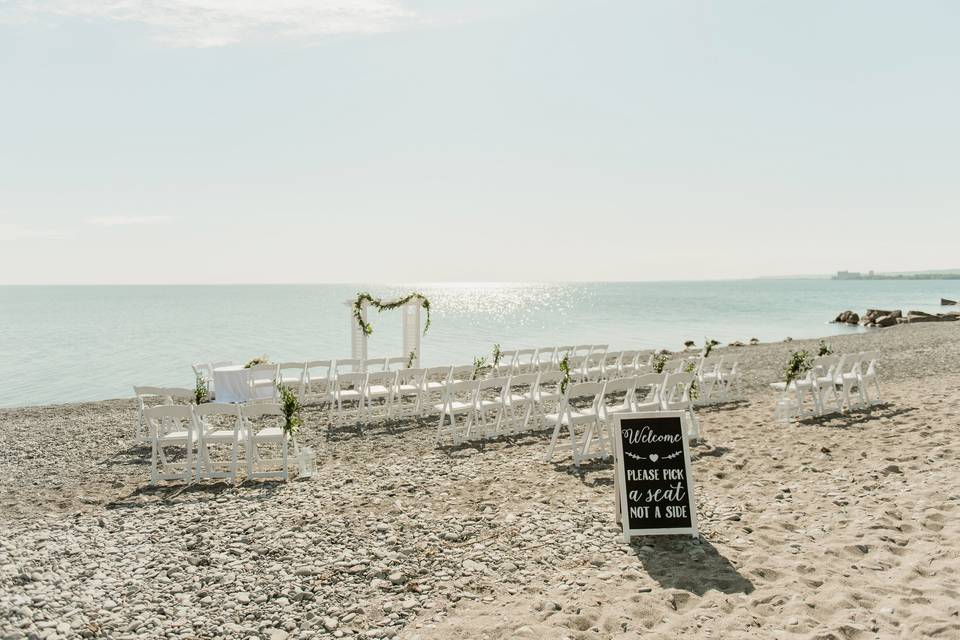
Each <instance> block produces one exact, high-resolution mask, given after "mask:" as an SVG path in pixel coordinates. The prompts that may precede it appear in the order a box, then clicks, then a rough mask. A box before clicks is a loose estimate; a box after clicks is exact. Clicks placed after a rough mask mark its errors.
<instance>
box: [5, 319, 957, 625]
mask: <svg viewBox="0 0 960 640" xmlns="http://www.w3.org/2000/svg"><path fill="white" fill-rule="evenodd" d="M958 337H960V324H958V323H943V324H930V325H920V326H917V325H904V326H897V327H891V328H888V329H882V330H876V331H870V332H868V333H864V334H859V335H849V336H843V337H834V338H828V341H829V342H830V343H831V344H832V346H833V348H834V349H835V350H836V351H837V352H848V351H863V350H868V349H877V350H879V351H880V352H881V354H882V358H881V374H880V375H881V385H882V388H883V396H884V401H885V402H884V404H882V405H879V406H876V407H873V408H871V409H869V410H864V411H856V412H853V413H851V414H849V415H835V416H832V417H829V418H824V419H822V420H811V421H806V422H803V423H800V424H792V425H786V426H785V425H779V424H777V423H775V422H774V420H773V417H772V413H773V406H774V403H775V400H776V394H775V393H774V392H773V391H771V390H770V389H768V388H767V384H768V383H770V382H773V381H776V380H779V379H781V374H780V370H781V369H782V366H783V364H784V363H785V362H786V359H787V356H788V354H789V352H790V351H791V350H793V349H799V348H814V347H815V345H816V341H815V340H813V341H809V340H808V341H799V340H798V341H794V342H791V343H772V344H761V345H757V346H748V347H739V348H732V347H731V348H726V347H725V348H723V349H722V352H723V353H725V354H726V355H730V356H731V357H734V356H735V357H736V359H738V360H739V362H740V363H741V366H742V368H743V370H744V372H745V376H746V380H745V384H744V398H743V400H742V401H739V402H735V403H729V404H725V405H720V406H711V407H705V408H702V409H700V410H699V411H698V416H699V417H700V420H701V434H702V440H701V441H700V442H699V443H697V444H696V445H695V446H694V447H693V449H692V462H693V472H694V479H695V493H696V499H697V506H698V517H699V521H700V528H701V534H702V538H701V539H700V540H696V541H695V540H691V539H690V538H689V537H684V536H677V537H646V538H640V539H636V540H634V542H633V543H632V544H629V545H627V544H624V543H623V542H622V541H621V537H620V535H619V529H618V527H617V525H616V524H615V522H614V511H613V509H614V507H613V504H614V503H613V489H612V464H611V463H609V462H598V463H593V464H590V465H586V466H583V467H581V468H580V470H577V469H575V468H574V467H573V465H572V464H571V461H570V459H569V455H568V454H567V452H565V451H564V452H563V454H562V455H561V457H560V458H559V459H557V460H555V461H554V462H553V463H550V464H545V463H543V462H542V456H543V452H544V450H545V448H546V444H547V440H548V437H547V434H546V433H536V434H527V435H523V436H518V437H514V438H505V439H501V440H497V441H493V442H486V443H482V444H481V443H475V444H473V445H465V446H461V447H456V448H453V447H441V448H437V447H436V446H435V445H434V443H433V435H434V430H435V421H434V419H429V420H425V421H422V422H421V421H418V420H412V419H411V420H405V421H395V422H390V423H386V422H384V423H376V424H371V425H368V426H367V427H366V428H365V429H364V432H363V434H362V435H360V434H359V433H358V432H357V431H355V430H353V429H349V428H348V429H334V430H329V431H328V429H327V426H326V423H327V420H326V417H325V415H324V414H322V413H320V412H318V411H317V410H316V409H314V408H311V407H307V409H306V411H305V416H304V417H305V419H306V427H305V429H304V430H303V431H302V433H301V434H300V436H299V439H300V441H301V443H302V444H304V445H307V446H311V447H313V448H314V450H315V451H316V453H317V463H318V472H317V473H316V474H315V475H314V477H313V478H312V479H310V480H294V481H291V482H289V483H286V484H284V483H278V482H246V483H243V484H239V485H236V486H233V485H229V484H227V483H222V482H220V483H216V482H209V483H201V484H196V485H191V486H189V487H183V486H174V485H171V486H161V487H157V488H150V487H149V483H148V461H149V451H148V449H147V448H145V447H131V446H130V444H129V440H130V435H131V432H132V424H133V421H134V419H135V409H134V404H133V402H132V401H129V400H115V401H106V402H96V403H84V404H73V405H59V406H45V407H27V408H21V409H10V410H3V411H0V427H2V428H0V629H2V632H0V638H3V639H11V640H12V639H15V638H49V639H52V638H75V637H84V638H95V637H108V638H143V637H165V638H196V637H203V638H207V637H212V638H270V639H273V640H280V639H282V638H326V637H338V638H340V637H348V638H349V637H360V638H392V637H400V638H410V639H413V638H420V639H424V640H426V639H428V638H429V639H440V638H488V639H491V640H492V639H500V638H502V639H507V638H571V639H584V640H586V639H595V638H596V639H600V638H636V637H645V638H646V637H649V638H675V637H685V638H715V639H719V638H785V637H790V638H810V639H818V640H827V639H836V640H851V639H861V638H862V639H867V638H925V637H932V638H945V639H946V638H958V637H960V525H958V524H957V515H958V513H960V509H958V507H960V505H958V502H960V471H958V468H957V459H958V451H960V430H958V409H957V406H958V405H960V341H958V339H957V338H958Z"/></svg>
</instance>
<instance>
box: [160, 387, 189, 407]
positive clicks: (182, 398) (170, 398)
mask: <svg viewBox="0 0 960 640" xmlns="http://www.w3.org/2000/svg"><path fill="white" fill-rule="evenodd" d="M163 397H164V398H165V399H166V401H167V402H170V403H173V402H177V401H179V402H186V403H190V402H193V401H194V400H195V399H196V397H197V394H196V391H195V390H193V389H187V388H186V387H164V388H163Z"/></svg>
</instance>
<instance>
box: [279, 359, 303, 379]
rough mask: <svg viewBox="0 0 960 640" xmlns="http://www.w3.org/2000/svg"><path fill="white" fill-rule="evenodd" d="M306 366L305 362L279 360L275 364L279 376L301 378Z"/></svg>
mask: <svg viewBox="0 0 960 640" xmlns="http://www.w3.org/2000/svg"><path fill="white" fill-rule="evenodd" d="M306 368H307V363H306V362H281V363H280V364H278V365H277V369H278V371H279V374H278V375H279V378H280V379H281V380H283V379H285V378H297V379H298V380H301V381H302V380H303V378H304V374H305V371H306Z"/></svg>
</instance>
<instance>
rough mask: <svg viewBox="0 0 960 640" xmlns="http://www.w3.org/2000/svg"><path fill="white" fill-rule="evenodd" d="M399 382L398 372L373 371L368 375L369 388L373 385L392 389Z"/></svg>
mask: <svg viewBox="0 0 960 640" xmlns="http://www.w3.org/2000/svg"><path fill="white" fill-rule="evenodd" d="M396 382H397V372H396V371H371V372H369V373H367V388H368V389H369V388H370V387H372V386H373V385H378V386H381V387H386V388H388V389H389V388H391V387H393V385H395V384H396Z"/></svg>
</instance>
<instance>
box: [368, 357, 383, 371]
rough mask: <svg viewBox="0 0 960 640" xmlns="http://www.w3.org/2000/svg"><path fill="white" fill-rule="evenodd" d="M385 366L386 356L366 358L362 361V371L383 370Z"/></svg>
mask: <svg viewBox="0 0 960 640" xmlns="http://www.w3.org/2000/svg"><path fill="white" fill-rule="evenodd" d="M386 368H387V359H386V358H367V359H366V360H364V361H363V370H364V371H383V370H384V369H386Z"/></svg>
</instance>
